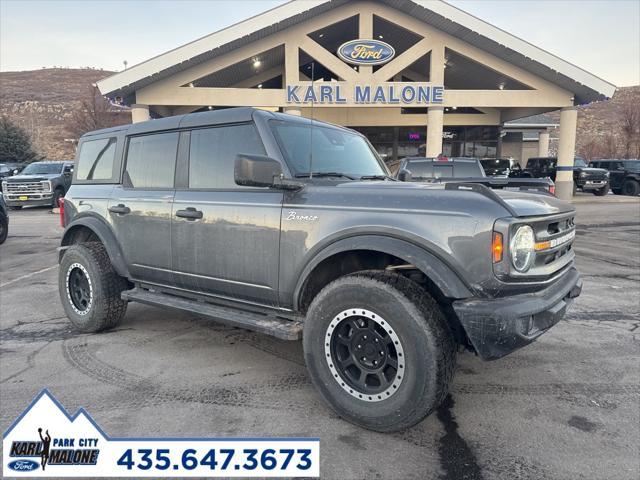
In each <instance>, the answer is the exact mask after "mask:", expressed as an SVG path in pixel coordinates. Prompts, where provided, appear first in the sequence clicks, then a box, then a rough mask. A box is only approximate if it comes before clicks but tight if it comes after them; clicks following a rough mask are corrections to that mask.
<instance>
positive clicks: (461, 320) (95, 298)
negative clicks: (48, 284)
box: [59, 108, 582, 431]
mask: <svg viewBox="0 0 640 480" xmlns="http://www.w3.org/2000/svg"><path fill="white" fill-rule="evenodd" d="M61 215H62V218H63V224H64V226H65V232H64V236H63V239H62V245H61V247H60V273H59V290H60V298H61V300H62V304H63V306H64V309H65V311H66V313H67V315H68V317H69V319H70V320H71V322H72V323H73V325H74V326H75V327H77V328H78V329H79V330H81V331H84V332H99V331H102V330H105V329H109V328H112V327H114V326H116V325H117V324H118V323H119V322H120V321H121V320H122V318H123V316H124V315H125V311H126V308H127V302H130V301H137V302H142V303H146V304H150V305H158V306H166V307H171V308H175V309H180V310H186V311H190V312H195V313H198V314H200V315H205V316H208V317H211V318H215V319H218V320H219V321H222V322H226V323H228V324H230V325H234V326H237V327H241V328H246V329H252V330H255V331H258V332H263V333H266V334H270V335H274V336H276V337H278V338H282V339H289V340H299V339H300V338H302V341H303V347H304V355H305V360H306V363H307V367H308V369H309V373H310V375H311V378H312V380H313V383H314V384H315V386H316V387H317V389H318V391H319V392H320V394H321V395H322V397H323V398H324V399H325V400H326V401H327V403H328V404H329V405H330V406H331V407H332V408H333V409H334V410H335V411H336V412H337V413H338V414H339V415H341V416H342V417H343V418H345V419H347V420H349V421H351V422H353V423H356V424H358V425H361V426H364V427H366V428H370V429H374V430H378V431H395V430H400V429H404V428H407V427H409V426H411V425H414V424H415V423H417V422H419V421H420V420H421V419H423V418H424V417H425V416H427V415H428V414H429V413H431V412H432V411H433V410H434V408H436V407H437V406H438V404H439V403H440V402H441V401H442V400H443V398H444V397H445V395H446V393H447V390H448V388H449V385H450V383H451V380H452V377H453V373H454V368H455V361H456V353H457V351H458V350H459V349H462V348H466V349H469V350H471V351H474V352H475V353H477V354H478V355H479V356H480V357H481V358H482V359H485V360H488V359H496V358H499V357H502V356H503V355H506V354H508V353H509V352H512V351H514V350H515V349H517V348H520V347H522V346H524V345H527V344H529V343H531V342H532V341H533V340H535V339H536V338H537V337H539V336H540V335H541V334H542V333H544V332H545V331H547V330H548V329H549V328H550V327H551V326H553V325H554V324H555V323H557V322H558V321H559V320H560V318H561V317H562V316H563V315H564V313H565V311H566V309H567V307H568V306H569V305H570V304H571V302H572V300H573V299H574V298H575V297H577V296H578V295H579V294H580V291H581V287H582V283H581V281H580V278H579V275H578V272H577V271H576V269H575V267H574V252H573V250H572V243H573V239H574V235H575V227H574V215H575V212H574V208H573V207H572V206H571V205H569V204H567V203H564V202H562V201H560V200H558V199H556V198H553V197H551V196H549V195H543V194H536V193H519V192H512V191H505V190H502V191H492V190H490V189H488V188H486V187H484V186H482V185H477V184H465V183H464V182H460V183H447V184H431V185H427V184H420V183H407V182H398V181H395V180H394V179H393V178H391V177H390V176H389V171H388V170H387V168H386V167H385V165H384V163H383V162H382V161H381V159H380V158H379V157H378V156H377V154H376V152H375V150H374V149H373V148H372V146H371V145H370V144H369V142H368V141H367V140H366V138H365V137H364V136H362V135H360V134H359V133H357V132H354V131H352V130H349V129H346V128H342V127H337V126H334V125H329V124H326V123H321V122H316V121H311V120H308V119H304V118H300V117H294V116H289V115H284V114H279V113H271V112H266V111H260V110H254V109H250V108H238V109H227V110H221V111H212V112H204V113H194V114H188V115H184V116H177V117H171V118H163V119H158V120H151V121H148V122H144V123H136V124H133V125H128V126H120V127H115V128H111V129H106V130H100V131H97V132H92V133H89V134H86V135H85V136H83V137H82V138H81V139H80V142H79V146H78V153H77V158H76V166H75V171H74V178H73V185H72V187H71V189H70V190H69V192H68V193H67V195H66V197H65V199H64V201H63V208H62V209H61Z"/></svg>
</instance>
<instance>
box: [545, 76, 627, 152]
mask: <svg viewBox="0 0 640 480" xmlns="http://www.w3.org/2000/svg"><path fill="white" fill-rule="evenodd" d="M631 108H635V112H636V113H635V115H636V116H635V128H636V130H637V129H638V128H640V85H637V86H633V87H620V88H619V89H618V90H616V93H615V94H614V95H613V98H611V100H605V101H602V102H594V103H590V104H589V105H584V106H580V107H578V133H577V137H576V151H577V153H578V154H580V155H582V156H583V157H585V158H598V157H622V156H625V154H626V149H627V148H626V138H627V136H628V135H626V134H625V132H624V121H625V118H628V114H627V115H625V111H628V110H629V109H631ZM547 115H548V116H549V117H551V118H552V119H553V121H554V122H555V123H559V121H560V112H559V111H557V112H551V113H548V114H547ZM558 133H559V132H557V131H555V132H553V131H552V132H551V137H552V138H553V137H556V139H557V136H558ZM555 143H557V142H553V143H552V147H551V148H552V149H553V148H554V147H555V146H556V145H554V144H555ZM632 143H633V144H632V145H631V146H630V150H631V152H630V155H631V156H637V155H638V152H637V151H638V148H640V134H638V133H637V132H636V136H635V141H634V142H632Z"/></svg>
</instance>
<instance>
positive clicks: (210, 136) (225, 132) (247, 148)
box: [171, 123, 283, 305]
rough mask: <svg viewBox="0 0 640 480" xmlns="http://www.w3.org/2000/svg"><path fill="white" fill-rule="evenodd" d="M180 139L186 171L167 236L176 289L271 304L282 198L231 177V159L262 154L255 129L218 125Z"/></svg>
mask: <svg viewBox="0 0 640 480" xmlns="http://www.w3.org/2000/svg"><path fill="white" fill-rule="evenodd" d="M184 135H188V136H189V139H188V147H189V148H188V149H185V151H188V155H186V156H187V157H188V162H185V164H184V165H185V168H186V169H187V172H184V171H182V168H181V174H182V175H184V177H183V180H182V181H183V182H184V185H181V186H180V188H178V189H177V190H176V195H175V200H174V205H173V216H172V219H173V225H172V234H171V236H172V246H173V250H172V255H173V265H174V270H175V281H176V284H177V285H178V286H179V287H181V288H184V289H187V290H191V291H196V292H199V293H205V294H211V295H217V296H222V297H228V298H233V299H240V300H248V301H252V302H258V303H263V304H270V305H276V304H277V290H278V265H279V250H280V216H281V211H282V200H283V193H282V192H281V191H277V190H272V189H268V188H254V187H242V186H239V185H236V183H235V181H234V175H233V170H234V162H235V158H236V155H237V154H239V153H245V154H257V155H264V154H265V148H264V146H263V144H262V142H261V140H260V137H259V135H258V132H257V131H256V128H255V126H254V125H253V124H252V123H241V124H233V125H221V126H216V127H210V128H201V129H195V130H192V131H191V132H185V133H184ZM180 150H181V152H182V151H183V149H182V147H181V149H180ZM181 165H182V164H181ZM185 173H186V175H185Z"/></svg>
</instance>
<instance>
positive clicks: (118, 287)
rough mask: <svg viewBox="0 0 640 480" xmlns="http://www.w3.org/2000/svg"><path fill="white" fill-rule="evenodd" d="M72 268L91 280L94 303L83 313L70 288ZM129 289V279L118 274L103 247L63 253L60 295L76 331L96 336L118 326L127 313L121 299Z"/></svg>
mask: <svg viewBox="0 0 640 480" xmlns="http://www.w3.org/2000/svg"><path fill="white" fill-rule="evenodd" d="M74 265H76V267H73V266H74ZM72 267H73V268H80V269H82V271H83V272H84V273H85V274H86V275H87V276H88V279H89V285H90V289H91V295H90V299H91V301H90V303H89V305H88V307H87V308H86V310H83V311H82V312H80V311H78V307H77V306H76V305H74V303H73V301H72V295H71V293H70V291H71V289H70V288H69V287H68V282H69V278H70V274H71V272H72V270H73V268H72ZM126 288H127V281H126V279H124V278H123V277H121V276H120V275H118V274H117V273H116V272H115V270H114V269H113V266H112V265H111V261H110V260H109V255H108V254H107V251H106V250H105V248H104V245H102V244H101V243H99V242H87V243H79V244H76V245H72V246H71V247H69V249H67V250H66V251H65V252H64V256H63V257H62V261H61V262H60V269H59V272H58V291H59V293H60V300H61V302H62V306H63V307H64V311H65V313H66V314H67V317H69V320H70V321H71V323H72V325H73V326H74V327H75V328H76V329H77V330H80V331H81V332H85V333H95V332H100V331H103V330H108V329H110V328H113V327H115V326H116V325H118V324H119V323H120V321H121V320H122V318H123V317H124V315H125V313H126V311H127V302H126V301H124V300H122V299H121V298H120V294H121V293H122V291H123V290H125V289H126Z"/></svg>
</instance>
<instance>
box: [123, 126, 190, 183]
mask: <svg viewBox="0 0 640 480" xmlns="http://www.w3.org/2000/svg"><path fill="white" fill-rule="evenodd" d="M178 137H179V133H178V132H170V133H155V134H152V135H143V136H140V137H131V138H130V139H129V147H128V149H127V163H126V169H125V175H124V178H125V186H127V187H132V188H158V189H162V188H173V183H174V181H173V177H174V175H175V171H176V152H177V150H178Z"/></svg>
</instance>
